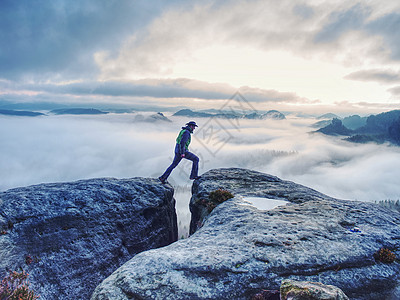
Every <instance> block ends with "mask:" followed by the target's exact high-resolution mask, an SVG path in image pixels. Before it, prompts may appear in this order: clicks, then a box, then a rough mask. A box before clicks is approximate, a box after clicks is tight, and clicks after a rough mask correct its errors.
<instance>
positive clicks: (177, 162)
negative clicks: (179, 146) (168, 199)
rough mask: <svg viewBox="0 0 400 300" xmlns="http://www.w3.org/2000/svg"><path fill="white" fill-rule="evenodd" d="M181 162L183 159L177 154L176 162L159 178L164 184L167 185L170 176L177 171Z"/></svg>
mask: <svg viewBox="0 0 400 300" xmlns="http://www.w3.org/2000/svg"><path fill="white" fill-rule="evenodd" d="M181 160H182V157H181V156H180V155H179V154H178V153H175V157H174V160H173V161H172V164H171V165H170V166H169V167H168V168H167V170H166V171H165V172H164V174H162V175H161V176H160V177H158V179H160V181H161V182H162V183H165V182H166V181H167V178H168V176H169V174H171V172H172V170H173V169H175V167H176V166H177V165H178V164H179V163H180V162H181Z"/></svg>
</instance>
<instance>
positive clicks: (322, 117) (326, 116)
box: [317, 113, 340, 120]
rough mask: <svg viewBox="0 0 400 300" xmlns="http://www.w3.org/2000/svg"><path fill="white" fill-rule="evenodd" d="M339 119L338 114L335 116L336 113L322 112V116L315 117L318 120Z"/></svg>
mask: <svg viewBox="0 0 400 300" xmlns="http://www.w3.org/2000/svg"><path fill="white" fill-rule="evenodd" d="M335 118H336V119H340V117H339V116H337V115H335V114H333V113H327V114H324V115H322V116H319V117H317V119H318V120H323V119H335Z"/></svg>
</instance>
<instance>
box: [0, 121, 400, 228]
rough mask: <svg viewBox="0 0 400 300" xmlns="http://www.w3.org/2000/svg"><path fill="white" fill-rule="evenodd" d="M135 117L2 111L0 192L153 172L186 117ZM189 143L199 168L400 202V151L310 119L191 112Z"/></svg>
mask: <svg viewBox="0 0 400 300" xmlns="http://www.w3.org/2000/svg"><path fill="white" fill-rule="evenodd" d="M168 117H169V118H170V119H171V120H172V122H171V123H167V122H156V123H146V122H141V123H138V122H134V120H135V114H107V115H100V116H82V115H81V116H72V115H68V116H67V115H64V116H56V115H54V116H53V115H50V116H43V117H35V118H29V117H8V116H0V125H1V126H0V138H1V142H2V143H1V148H0V157H1V159H0V178H1V181H0V190H2V191H4V190H7V189H10V188H14V187H19V186H27V185H31V184H39V183H44V182H61V181H73V180H79V179H86V178H95V177H117V178H129V177H136V176H139V177H158V176H160V175H161V174H162V173H163V172H164V171H165V169H166V168H167V167H168V165H169V164H170V163H171V161H172V157H173V150H174V146H175V138H176V136H177V134H178V132H179V130H180V128H181V126H183V125H184V124H185V123H186V122H187V121H189V120H188V119H187V118H182V117H179V118H178V117H172V116H168ZM195 121H196V122H197V123H198V125H199V127H198V128H197V129H196V130H195V133H194V135H193V138H192V143H191V146H190V149H191V151H192V152H194V153H195V154H197V155H198V156H199V157H200V166H199V167H200V174H201V173H203V172H206V171H207V170H210V169H213V168H221V167H241V168H249V169H253V170H257V171H261V172H265V173H268V174H272V175H275V176H278V177H280V178H281V179H284V180H291V181H294V182H296V183H300V184H303V185H306V186H308V187H311V188H314V189H316V190H318V191H320V192H322V193H325V194H327V195H329V196H332V197H337V198H341V199H355V200H361V201H379V200H386V199H394V200H397V199H399V198H400V197H399V195H400V185H399V184H398V178H400V148H398V147H393V146H390V145H388V144H384V145H375V144H365V145H363V144H352V143H349V142H345V141H342V140H341V139H340V138H338V137H329V136H324V135H321V134H316V133H310V132H311V131H312V130H314V129H313V128H311V127H310V125H311V124H312V123H314V122H315V119H301V118H295V117H292V118H290V117H288V118H287V119H286V120H244V119H243V120H242V119H240V120H221V119H215V118H210V119H207V118H197V119H195ZM190 167H191V164H190V163H189V162H188V161H182V162H181V164H180V165H179V166H178V167H177V168H176V169H175V170H174V171H173V172H172V174H171V176H170V178H169V182H170V183H171V184H172V185H173V186H174V188H175V197H176V199H177V212H178V218H179V222H180V226H179V227H180V236H186V235H187V230H188V224H189V221H190V213H189V208H188V203H189V199H190V187H191V184H192V181H190V180H189V178H188V177H189V173H190Z"/></svg>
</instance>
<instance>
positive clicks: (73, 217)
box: [0, 178, 177, 299]
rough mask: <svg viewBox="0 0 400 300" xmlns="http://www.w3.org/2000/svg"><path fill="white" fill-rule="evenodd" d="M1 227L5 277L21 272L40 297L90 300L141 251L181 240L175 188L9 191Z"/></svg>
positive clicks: (115, 182) (144, 182) (108, 184)
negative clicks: (106, 279) (116, 271)
mask: <svg viewBox="0 0 400 300" xmlns="http://www.w3.org/2000/svg"><path fill="white" fill-rule="evenodd" d="M0 230H1V235H0V276H1V277H3V276H4V275H5V274H6V273H7V271H8V270H19V269H20V268H22V269H24V270H25V271H27V272H28V273H29V274H30V276H29V281H30V283H31V285H30V286H31V288H32V289H33V290H34V291H35V292H36V293H37V294H40V295H41V299H88V298H89V297H90V295H91V294H92V292H93V290H94V288H95V287H96V286H97V285H98V284H99V283H100V282H101V281H102V280H103V279H104V278H106V277H107V276H109V275H110V274H111V273H112V272H113V271H114V270H115V269H117V268H118V267H119V266H121V265H122V264H123V263H125V262H126V261H127V260H129V259H130V258H132V257H133V256H134V255H135V254H137V253H139V252H141V251H144V250H148V249H151V248H157V247H161V246H165V245H168V244H170V243H172V242H174V241H176V240H177V223H176V213H175V199H174V198H173V188H172V187H171V186H170V185H162V184H160V183H159V182H158V180H155V179H148V178H147V179H146V178H132V179H113V178H101V179H91V180H81V181H77V182H71V183H53V184H41V185H35V186H30V187H23V188H16V189H11V190H8V191H5V192H2V193H0ZM1 277H0V278H1Z"/></svg>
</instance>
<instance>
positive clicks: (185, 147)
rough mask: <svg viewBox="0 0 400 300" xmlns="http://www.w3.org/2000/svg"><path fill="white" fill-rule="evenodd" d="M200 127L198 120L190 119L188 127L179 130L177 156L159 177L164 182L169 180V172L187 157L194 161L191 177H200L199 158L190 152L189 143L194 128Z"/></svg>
mask: <svg viewBox="0 0 400 300" xmlns="http://www.w3.org/2000/svg"><path fill="white" fill-rule="evenodd" d="M196 127H198V126H197V125H196V122H194V121H190V122H189V123H186V127H182V130H181V131H180V132H179V135H178V137H177V138H176V146H175V157H174V160H173V162H172V164H171V165H170V166H169V167H168V168H167V170H166V171H165V172H164V174H162V175H161V176H160V177H158V179H160V181H161V182H162V183H163V184H164V183H165V182H166V181H167V178H168V176H169V174H171V172H172V170H173V169H174V168H175V167H176V166H177V165H178V164H179V163H180V162H181V160H182V158H186V159H188V160H191V161H192V162H193V164H192V172H191V173H190V179H192V180H194V179H200V176H198V171H199V158H198V157H197V156H196V155H194V154H193V153H192V152H189V144H190V141H191V136H190V135H191V134H192V133H193V131H194V129H195V128H196Z"/></svg>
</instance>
